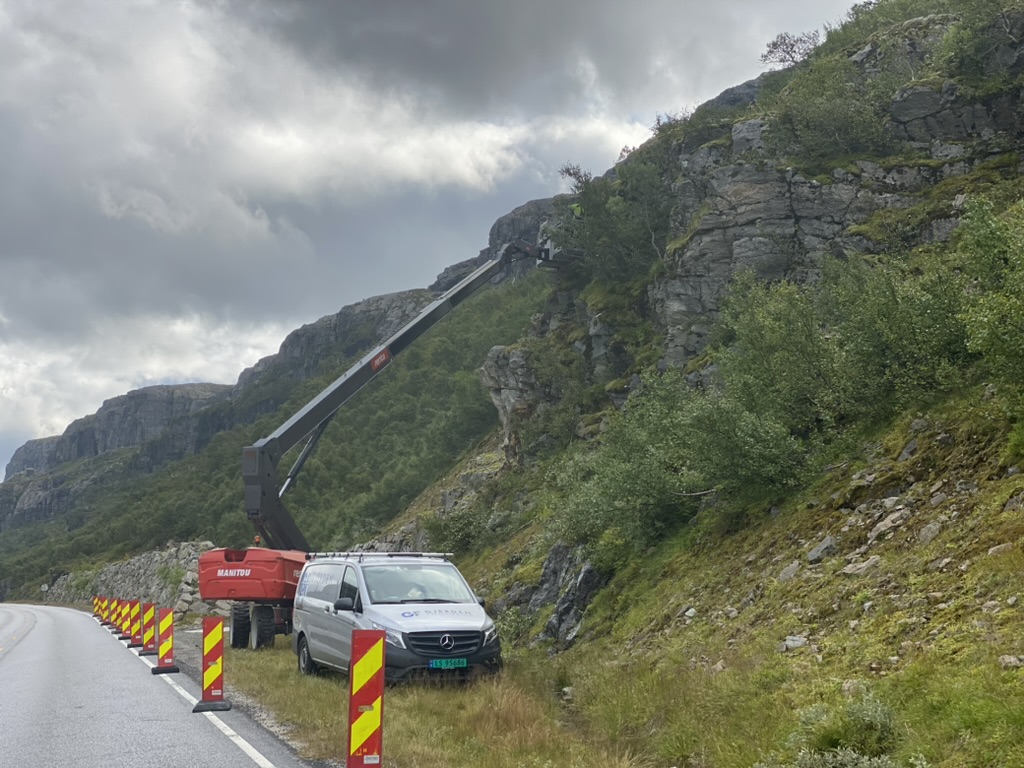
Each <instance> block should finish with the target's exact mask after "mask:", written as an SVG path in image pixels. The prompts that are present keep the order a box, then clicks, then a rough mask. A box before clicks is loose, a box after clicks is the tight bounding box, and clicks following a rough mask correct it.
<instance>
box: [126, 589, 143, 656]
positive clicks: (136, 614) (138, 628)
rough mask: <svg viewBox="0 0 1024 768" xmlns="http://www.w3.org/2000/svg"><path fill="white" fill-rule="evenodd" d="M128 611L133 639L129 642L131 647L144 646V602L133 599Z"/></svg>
mask: <svg viewBox="0 0 1024 768" xmlns="http://www.w3.org/2000/svg"><path fill="white" fill-rule="evenodd" d="M128 613H129V615H130V617H131V627H132V631H131V635H132V639H131V640H130V641H129V642H128V647H129V648H141V647H142V602H141V601H139V600H132V601H131V603H129V608H128Z"/></svg>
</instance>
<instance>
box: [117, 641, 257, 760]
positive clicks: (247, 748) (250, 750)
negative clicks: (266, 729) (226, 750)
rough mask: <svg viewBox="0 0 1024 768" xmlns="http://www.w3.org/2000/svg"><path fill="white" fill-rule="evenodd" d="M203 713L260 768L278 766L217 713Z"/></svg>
mask: <svg viewBox="0 0 1024 768" xmlns="http://www.w3.org/2000/svg"><path fill="white" fill-rule="evenodd" d="M129 650H131V652H132V653H134V654H135V656H136V657H137V658H138V659H139V661H141V662H142V663H143V664H145V665H146V666H148V667H155V666H156V664H154V663H153V662H151V661H150V660H149V659H147V658H145V657H144V656H139V653H138V651H137V650H136V649H135V648H131V649H129ZM159 677H160V679H162V680H163V681H164V682H165V683H167V684H168V685H169V686H171V688H173V689H174V690H176V691H177V692H178V694H179V695H180V696H181V697H182V698H183V699H185V701H187V702H188V703H189V704H191V705H192V706H193V707H194V706H195V705H196V703H197V702H198V701H199V700H198V699H197V698H195V697H194V696H193V695H192V694H191V693H189V692H188V691H186V690H185V689H184V688H182V687H181V686H180V685H178V684H177V683H176V682H174V680H173V679H172V678H171V677H170V675H159ZM201 714H203V715H206V719H207V720H209V721H210V722H211V723H213V724H214V726H216V728H217V730H219V731H220V732H221V733H223V734H224V735H225V736H227V737H228V738H229V739H231V741H233V742H234V743H235V746H236V747H238V748H239V749H240V750H242V751H243V752H244V753H245V754H246V755H247V756H248V757H249V759H250V760H252V761H253V762H254V763H256V765H258V766H259V767H260V768H277V767H276V766H275V765H274V764H273V763H272V762H270V761H269V760H267V758H265V757H264V756H263V755H262V754H261V753H260V751H259V750H258V749H256V747H254V746H253V745H252V744H250V743H249V742H248V741H246V740H245V739H243V738H242V737H241V736H239V735H238V734H237V733H236V732H235V731H234V729H232V728H231V726H230V725H228V724H227V723H225V722H224V721H223V720H221V719H220V718H219V717H217V716H216V715H215V714H213V713H212V712H203V713H201Z"/></svg>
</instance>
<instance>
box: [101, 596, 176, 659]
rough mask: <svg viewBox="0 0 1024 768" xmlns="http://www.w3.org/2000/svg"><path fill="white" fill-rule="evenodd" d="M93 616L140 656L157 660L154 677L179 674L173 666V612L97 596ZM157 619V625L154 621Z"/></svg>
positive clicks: (138, 603) (148, 604) (139, 601)
mask: <svg viewBox="0 0 1024 768" xmlns="http://www.w3.org/2000/svg"><path fill="white" fill-rule="evenodd" d="M92 604H93V615H94V616H95V617H96V618H97V619H99V622H100V624H102V625H103V626H105V627H107V628H109V629H110V631H111V632H112V633H113V634H115V635H117V636H118V639H120V640H127V641H128V647H129V648H140V649H141V650H140V651H139V656H156V657H157V663H156V666H155V667H153V674H154V675H161V674H168V673H172V672H177V671H179V670H178V668H177V667H176V666H175V665H174V611H172V610H171V609H170V608H159V609H158V608H157V607H156V605H155V604H154V603H145V602H142V601H141V600H122V599H120V598H116V597H115V598H107V597H104V596H100V595H97V596H96V597H94V598H93V603H92ZM158 618H159V623H158V621H157V619H158Z"/></svg>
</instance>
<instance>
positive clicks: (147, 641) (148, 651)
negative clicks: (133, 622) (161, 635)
mask: <svg viewBox="0 0 1024 768" xmlns="http://www.w3.org/2000/svg"><path fill="white" fill-rule="evenodd" d="M139 656H156V605H154V604H153V603H143V604H142V650H141V651H139Z"/></svg>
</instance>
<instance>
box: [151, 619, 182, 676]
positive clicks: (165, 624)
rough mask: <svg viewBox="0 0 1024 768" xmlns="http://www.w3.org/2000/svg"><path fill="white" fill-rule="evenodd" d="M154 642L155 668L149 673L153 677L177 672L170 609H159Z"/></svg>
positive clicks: (172, 620) (172, 621)
mask: <svg viewBox="0 0 1024 768" xmlns="http://www.w3.org/2000/svg"><path fill="white" fill-rule="evenodd" d="M156 642H157V650H158V653H157V657H156V666H155V667H153V668H152V669H151V670H150V672H152V673H153V674H154V675H166V674H170V673H172V672H178V671H179V670H178V668H177V667H176V666H174V611H172V610H171V609H170V608H161V609H160V610H159V611H158V612H157V638H156Z"/></svg>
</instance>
